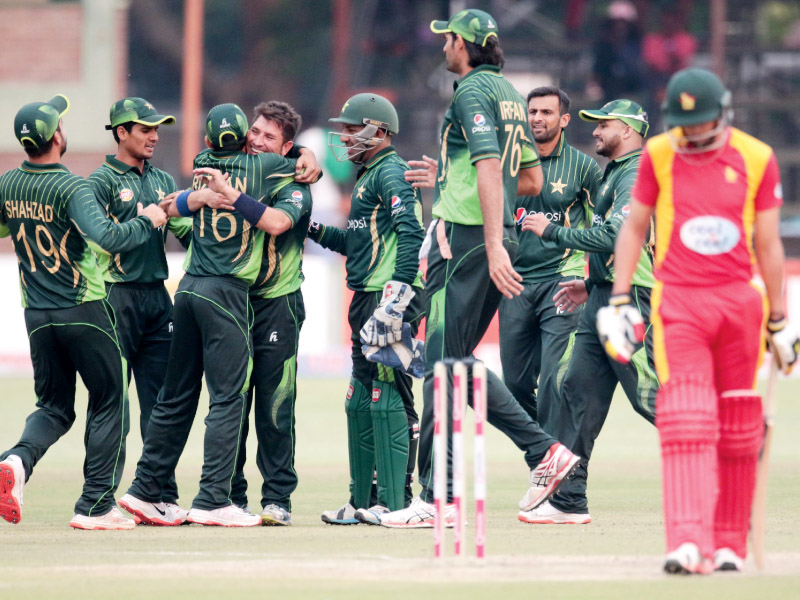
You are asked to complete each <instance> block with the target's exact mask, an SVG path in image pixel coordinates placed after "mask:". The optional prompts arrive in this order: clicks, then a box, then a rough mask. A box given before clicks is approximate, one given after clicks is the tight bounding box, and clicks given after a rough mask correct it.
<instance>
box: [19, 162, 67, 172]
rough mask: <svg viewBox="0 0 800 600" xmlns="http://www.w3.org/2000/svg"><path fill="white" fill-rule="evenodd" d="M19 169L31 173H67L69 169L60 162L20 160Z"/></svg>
mask: <svg viewBox="0 0 800 600" xmlns="http://www.w3.org/2000/svg"><path fill="white" fill-rule="evenodd" d="M20 169H22V170H23V171H28V172H31V173H53V172H57V173H69V172H70V170H69V169H68V168H67V167H65V166H64V165H62V164H61V163H47V164H41V163H32V162H30V161H27V160H25V161H22V165H21V166H20Z"/></svg>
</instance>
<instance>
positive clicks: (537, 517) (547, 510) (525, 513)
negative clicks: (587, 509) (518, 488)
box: [517, 502, 592, 525]
mask: <svg viewBox="0 0 800 600" xmlns="http://www.w3.org/2000/svg"><path fill="white" fill-rule="evenodd" d="M517 519H519V520H520V521H522V522H523V523H530V524H532V525H585V524H586V523H591V522H592V517H591V515H590V514H589V513H567V512H562V511H560V510H558V509H557V508H556V507H555V506H553V505H552V504H550V503H549V502H545V503H544V504H540V505H539V507H538V508H534V509H533V510H522V511H520V513H519V514H518V515H517Z"/></svg>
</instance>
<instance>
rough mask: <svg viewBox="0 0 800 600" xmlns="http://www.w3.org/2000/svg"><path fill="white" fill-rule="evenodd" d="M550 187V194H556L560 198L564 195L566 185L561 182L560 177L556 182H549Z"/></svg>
mask: <svg viewBox="0 0 800 600" xmlns="http://www.w3.org/2000/svg"><path fill="white" fill-rule="evenodd" d="M550 185H551V186H553V188H552V189H551V190H550V192H551V193H553V194H555V193H556V192H558V193H559V194H561V195H562V196H563V195H564V188H565V187H567V184H566V183H562V182H561V177H559V178H558V181H551V182H550Z"/></svg>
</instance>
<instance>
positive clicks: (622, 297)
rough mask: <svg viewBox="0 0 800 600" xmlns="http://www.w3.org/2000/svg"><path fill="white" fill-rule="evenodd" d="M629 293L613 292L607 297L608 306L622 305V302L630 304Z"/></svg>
mask: <svg viewBox="0 0 800 600" xmlns="http://www.w3.org/2000/svg"><path fill="white" fill-rule="evenodd" d="M630 303H631V296H630V294H615V295H613V296H611V298H609V299H608V305H609V306H622V305H623V304H630Z"/></svg>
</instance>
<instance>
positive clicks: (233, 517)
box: [186, 504, 261, 527]
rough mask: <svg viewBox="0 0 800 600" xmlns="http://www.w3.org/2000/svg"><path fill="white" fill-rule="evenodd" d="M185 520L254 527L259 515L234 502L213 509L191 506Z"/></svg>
mask: <svg viewBox="0 0 800 600" xmlns="http://www.w3.org/2000/svg"><path fill="white" fill-rule="evenodd" d="M186 520H187V521H189V522H190V523H197V524H198V525H214V526H216V527H255V526H256V525H261V515H253V514H250V513H249V512H245V511H244V510H243V509H241V508H239V507H238V506H236V505H234V504H231V505H229V506H223V507H221V508H215V509H213V510H203V509H201V508H193V509H191V510H190V511H189V514H188V515H187V517H186Z"/></svg>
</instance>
